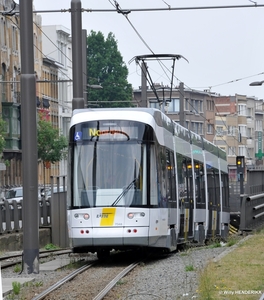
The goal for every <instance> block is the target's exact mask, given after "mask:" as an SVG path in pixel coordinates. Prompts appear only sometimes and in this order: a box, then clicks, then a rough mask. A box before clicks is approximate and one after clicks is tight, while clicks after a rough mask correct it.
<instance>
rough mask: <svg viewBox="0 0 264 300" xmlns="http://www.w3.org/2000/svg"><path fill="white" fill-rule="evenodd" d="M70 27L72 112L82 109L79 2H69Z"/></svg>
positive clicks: (80, 16) (76, 0) (80, 10)
mask: <svg viewBox="0 0 264 300" xmlns="http://www.w3.org/2000/svg"><path fill="white" fill-rule="evenodd" d="M71 26H72V80H73V99H72V110H74V109H77V108H84V97H83V94H84V93H83V91H84V86H83V62H82V58H83V51H82V49H83V47H82V45H83V43H82V4H81V1H80V0H72V1H71Z"/></svg>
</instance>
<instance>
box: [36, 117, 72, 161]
mask: <svg viewBox="0 0 264 300" xmlns="http://www.w3.org/2000/svg"><path fill="white" fill-rule="evenodd" d="M37 134H38V158H39V159H40V160H41V161H42V162H43V163H44V164H45V163H46V162H51V163H55V162H57V161H60V160H61V159H63V158H64V157H65V156H66V148H67V145H68V144H67V139H66V138H65V137H64V136H62V135H61V136H60V135H59V130H58V129H56V128H53V127H52V124H51V123H50V122H48V121H45V120H39V121H38V127H37Z"/></svg>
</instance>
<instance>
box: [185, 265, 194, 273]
mask: <svg viewBox="0 0 264 300" xmlns="http://www.w3.org/2000/svg"><path fill="white" fill-rule="evenodd" d="M185 271H186V272H190V271H194V266H193V265H188V266H185Z"/></svg>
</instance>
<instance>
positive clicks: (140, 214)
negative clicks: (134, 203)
mask: <svg viewBox="0 0 264 300" xmlns="http://www.w3.org/2000/svg"><path fill="white" fill-rule="evenodd" d="M127 217H128V218H129V219H133V218H143V217H145V213H144V212H130V213H128V214H127Z"/></svg>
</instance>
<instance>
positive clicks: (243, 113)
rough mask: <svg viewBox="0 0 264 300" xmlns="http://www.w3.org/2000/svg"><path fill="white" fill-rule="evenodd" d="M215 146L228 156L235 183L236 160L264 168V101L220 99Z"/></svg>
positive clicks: (249, 98)
mask: <svg viewBox="0 0 264 300" xmlns="http://www.w3.org/2000/svg"><path fill="white" fill-rule="evenodd" d="M215 107H216V117H215V118H216V137H215V141H214V142H215V144H216V145H218V146H219V147H221V148H223V149H225V150H226V152H227V159H228V165H229V170H230V177H231V179H233V180H236V179H237V177H236V156H245V158H246V165H247V167H248V168H252V167H261V166H263V157H262V151H263V100H259V99H257V98H255V97H247V96H245V95H238V94H236V95H235V96H225V97H222V96H220V97H217V98H216V99H215Z"/></svg>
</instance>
